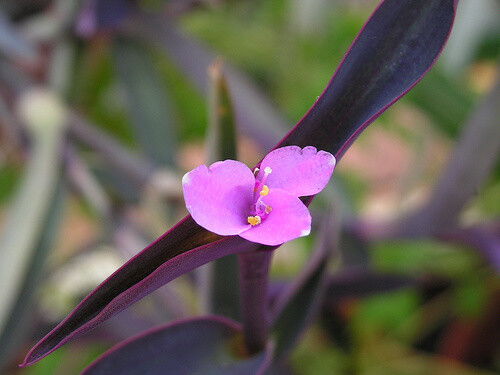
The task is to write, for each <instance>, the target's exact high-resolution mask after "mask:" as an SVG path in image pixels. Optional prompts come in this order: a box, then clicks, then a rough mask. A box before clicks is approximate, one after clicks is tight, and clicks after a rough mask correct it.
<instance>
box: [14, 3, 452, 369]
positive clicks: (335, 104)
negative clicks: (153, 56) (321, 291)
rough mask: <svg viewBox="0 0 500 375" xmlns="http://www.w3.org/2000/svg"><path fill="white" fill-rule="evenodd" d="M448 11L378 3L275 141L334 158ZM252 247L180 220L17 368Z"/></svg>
mask: <svg viewBox="0 0 500 375" xmlns="http://www.w3.org/2000/svg"><path fill="white" fill-rule="evenodd" d="M455 8H456V1H453V0H421V1H414V0H386V1H384V2H383V3H382V5H381V6H380V7H379V8H378V9H377V11H376V12H375V13H374V15H373V16H372V18H371V19H370V20H369V21H368V23H367V25H366V26H365V28H364V29H363V30H362V32H361V33H360V34H359V36H358V38H357V39H356V41H355V42H354V44H353V46H352V48H351V49H350V51H349V52H348V54H347V55H346V57H345V59H344V62H343V63H342V64H341V66H340V68H339V69H338V71H337V73H336V74H335V75H334V78H333V79H332V81H331V82H330V84H329V85H328V86H327V88H326V90H325V92H324V93H323V95H322V96H321V97H320V98H319V99H318V100H317V101H316V103H315V105H314V106H313V107H312V108H311V110H310V111H309V112H308V113H307V115H306V116H305V117H304V118H303V119H302V120H301V121H300V122H299V124H298V125H297V126H296V127H295V128H294V129H293V130H292V131H291V132H290V133H289V134H288V135H287V136H286V137H285V139H284V140H283V141H282V142H281V143H280V145H290V144H296V145H300V146H305V145H313V146H316V147H318V148H319V149H324V150H328V151H330V152H332V153H334V154H336V155H337V156H338V157H340V156H341V155H342V154H343V153H344V152H345V151H346V150H347V148H348V147H349V145H350V144H351V143H352V142H353V141H354V139H355V138H356V137H357V136H358V135H359V134H360V132H361V131H362V130H363V129H364V128H365V127H366V126H368V124H370V123H371V122H372V121H373V120H375V118H377V117H378V116H379V115H380V114H381V113H382V112H383V111H384V110H385V109H387V108H388V107H389V106H390V105H391V104H392V103H394V102H395V101H396V100H397V99H398V98H400V97H401V96H402V95H404V94H405V93H406V92H407V91H408V90H409V89H410V88H411V87H412V86H413V85H415V84H416V83H417V82H418V80H419V79H421V78H422V76H423V75H424V74H425V73H426V72H427V71H428V70H429V69H430V67H431V66H432V64H433V63H434V61H435V60H436V59H437V57H438V55H439V53H440V51H441V50H442V48H443V46H444V43H445V42H446V39H447V37H448V34H449V32H450V30H451V26H452V21H453V17H454V14H455ZM162 32H163V30H162V29H158V30H157V33H158V34H160V35H161V33H162ZM160 41H161V38H160ZM187 52H188V51H184V53H187ZM190 59H191V60H196V58H195V57H194V56H190ZM228 78H229V81H230V85H231V77H230V76H229V77H228ZM233 92H234V89H233ZM240 105H242V104H241V103H240ZM237 108H238V107H237ZM257 248H258V246H257V245H256V244H252V243H249V242H247V241H244V240H242V239H241V238H240V237H225V238H221V237H219V236H216V235H214V234H211V233H209V232H207V231H206V230H204V229H202V228H200V227H199V226H198V225H196V224H195V223H194V221H193V220H192V219H191V218H190V217H187V218H186V219H184V220H183V221H181V222H180V223H179V224H178V225H177V226H175V227H174V228H173V229H172V230H170V231H169V232H167V233H166V234H164V235H163V236H162V237H160V238H159V239H158V240H157V241H156V242H154V243H153V244H151V245H150V246H148V247H147V248H146V249H145V250H143V251H142V252H141V253H139V254H138V255H137V256H136V257H134V258H133V259H131V260H130V261H129V262H127V263H126V264H125V265H124V266H122V267H121V268H120V269H119V270H117V271H116V272H115V273H114V274H113V275H111V276H110V277H109V278H108V279H107V280H106V281H104V282H103V283H102V284H101V285H100V286H99V287H97V288H96V289H95V290H94V291H93V292H92V293H91V294H90V295H89V296H87V297H86V298H85V299H84V300H83V301H82V302H81V303H80V304H79V305H78V306H77V307H76V309H75V310H74V311H73V312H72V313H71V314H70V315H69V316H68V317H67V318H66V319H65V320H64V321H62V322H61V323H60V324H59V325H58V326H57V327H56V328H55V329H54V330H53V331H52V332H50V333H49V334H48V335H47V336H46V337H44V338H43V339H42V340H41V341H40V342H39V343H38V344H37V345H36V346H35V347H34V348H33V349H32V350H31V351H30V352H29V353H28V355H27V357H26V359H25V361H24V363H23V365H24V366H26V365H29V364H32V363H34V362H36V361H38V360H40V359H41V358H43V357H44V356H46V355H47V354H49V353H50V352H52V351H54V350H55V349H57V348H58V347H60V346H61V345H63V344H64V343H66V342H68V341H69V340H71V339H73V338H75V337H77V336H79V335H81V334H83V333H84V332H87V331H89V330H90V329H92V328H94V327H95V326H96V325H98V324H100V323H101V322H103V321H104V320H106V319H108V318H109V317H111V316H112V315H114V314H116V313H117V312H119V311H121V310H123V309H125V308H127V307H128V306H130V305H131V304H132V303H134V302H136V301H137V300H138V299H140V298H142V297H144V296H145V295H147V294H149V293H151V292H152V291H154V290H155V289H157V288H158V287H160V286H162V285H163V284H165V283H167V282H169V281H170V280H172V279H174V278H176V277H178V276H180V275H182V274H184V273H186V272H189V271H191V270H193V269H194V268H196V267H198V266H200V265H202V264H205V263H208V262H210V261H212V260H215V259H218V258H221V257H223V256H226V255H229V254H235V253H240V252H244V251H250V250H255V249H257ZM264 248H265V247H264ZM268 249H269V248H268Z"/></svg>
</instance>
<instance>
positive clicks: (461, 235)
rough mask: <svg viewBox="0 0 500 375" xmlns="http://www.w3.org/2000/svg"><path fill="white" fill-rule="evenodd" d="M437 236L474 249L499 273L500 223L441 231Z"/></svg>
mask: <svg viewBox="0 0 500 375" xmlns="http://www.w3.org/2000/svg"><path fill="white" fill-rule="evenodd" d="M439 237H440V238H443V239H445V240H448V241H452V242H456V243H459V244H464V245H466V246H470V247H472V248H474V249H476V250H477V251H479V252H481V253H482V254H483V257H484V258H485V259H486V260H487V261H488V263H489V264H491V266H492V267H493V269H494V270H495V271H496V272H498V273H500V223H496V224H493V225H492V226H491V227H470V228H460V229H455V230H451V231H447V232H444V233H441V234H440V235H439Z"/></svg>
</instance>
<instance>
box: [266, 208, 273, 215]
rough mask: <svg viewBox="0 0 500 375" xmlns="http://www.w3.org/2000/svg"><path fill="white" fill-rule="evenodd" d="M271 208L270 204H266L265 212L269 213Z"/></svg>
mask: <svg viewBox="0 0 500 375" xmlns="http://www.w3.org/2000/svg"><path fill="white" fill-rule="evenodd" d="M272 210H273V208H272V207H271V206H266V214H268V213H270V212H271V211H272Z"/></svg>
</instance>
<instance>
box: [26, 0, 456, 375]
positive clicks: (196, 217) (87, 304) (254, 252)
mask: <svg viewBox="0 0 500 375" xmlns="http://www.w3.org/2000/svg"><path fill="white" fill-rule="evenodd" d="M457 2H458V0H420V1H414V0H384V1H382V2H381V4H380V6H379V7H378V8H377V9H376V10H375V12H374V13H373V15H372V16H371V17H370V19H369V20H368V22H367V23H366V24H365V26H364V27H363V29H362V30H361V32H360V33H359V35H358V36H357V38H356V40H355V41H354V43H353V44H352V46H351V47H350V49H349V50H348V52H347V53H346V55H345V57H344V59H343V61H342V62H341V64H340V66H339V67H338V69H337V71H336V72H335V74H334V75H333V78H332V79H331V81H330V82H329V84H328V85H327V87H326V89H325V91H324V92H323V93H322V94H321V96H320V97H318V99H317V100H316V102H315V103H314V105H313V106H312V108H311V109H310V110H309V111H308V112H307V114H306V115H305V116H304V117H303V118H302V120H300V121H299V123H298V124H297V125H296V126H295V127H294V128H293V129H292V130H291V131H290V132H289V133H288V134H287V135H285V136H284V137H283V139H282V140H281V141H280V142H278V144H277V145H276V146H275V147H274V148H273V150H269V153H268V155H267V156H266V157H265V158H264V159H263V161H262V162H261V163H259V164H258V165H257V168H259V169H256V170H255V173H253V172H252V170H251V169H249V168H248V167H246V166H245V165H243V164H242V163H240V162H237V161H234V160H226V161H222V162H217V163H215V164H212V165H210V167H207V166H201V167H198V168H196V169H195V170H193V171H191V172H189V173H188V174H186V175H185V178H184V179H183V187H184V197H185V200H186V205H187V209H188V211H189V212H190V214H191V215H189V216H187V217H185V218H184V219H182V220H181V221H180V222H179V223H177V224H176V225H175V226H173V228H172V229H170V230H169V231H167V232H166V233H165V234H163V235H162V236H161V237H160V238H158V239H157V240H156V241H155V242H153V243H151V244H150V245H148V246H147V247H146V248H145V249H144V250H142V251H141V252H140V253H138V254H137V255H136V256H134V257H133V258H132V259H130V260H129V261H128V262H127V263H125V264H124V265H123V266H122V267H120V268H119V269H118V270H117V271H116V272H114V273H113V274H112V275H111V276H109V277H108V278H107V279H106V280H105V281H104V282H103V283H101V284H100V285H99V286H98V287H97V288H96V289H95V290H94V291H92V292H91V293H90V294H89V295H88V296H87V297H85V298H84V299H83V300H82V301H81V303H80V304H78V306H77V307H76V308H75V309H74V310H73V311H72V312H71V313H70V314H69V315H68V316H67V317H66V318H65V319H64V320H63V321H62V322H61V323H59V324H58V325H57V326H56V327H55V328H54V329H53V330H52V331H50V332H49V333H48V334H47V335H46V336H45V337H44V338H42V339H41V340H40V341H39V342H38V343H37V344H36V345H35V346H34V347H33V348H32V349H31V350H30V351H29V353H28V354H27V356H26V358H25V360H24V362H23V363H22V366H28V365H32V364H34V363H35V362H37V361H39V360H41V359H42V358H44V357H45V356H47V355H48V354H50V353H52V352H53V351H54V350H56V349H58V348H59V347H61V346H62V345H64V344H66V343H67V342H69V341H70V340H73V339H76V338H78V337H80V336H82V335H83V334H84V333H86V332H88V331H90V330H91V329H93V328H95V327H97V326H98V325H100V324H101V323H103V322H104V321H106V320H107V319H109V318H110V317H112V316H113V315H115V314H117V313H118V312H121V311H123V310H125V309H127V308H128V307H129V306H131V305H132V304H133V303H135V302H137V301H138V300H140V299H141V298H143V297H145V296H146V295H148V294H150V293H152V292H153V291H155V290H156V289H158V288H159V287H161V286H163V285H165V284H167V283H168V282H170V281H171V280H173V279H175V278H177V277H179V276H181V275H184V274H186V273H188V272H190V271H193V270H195V269H196V268H198V267H200V266H202V265H204V264H207V263H210V262H215V263H216V264H217V262H219V261H220V260H221V259H222V258H224V257H227V256H233V255H235V254H237V255H238V263H239V293H240V301H241V302H240V303H241V316H240V317H239V319H238V320H240V322H241V323H238V322H236V321H233V320H231V319H229V318H225V317H221V316H206V317H200V318H191V319H184V320H180V321H176V322H173V323H169V324H168V325H165V326H162V327H158V328H155V329H153V330H150V331H147V332H145V333H143V334H140V335H139V336H136V337H135V338H132V339H129V340H127V341H125V342H123V343H121V344H118V345H117V346H115V347H114V348H112V349H111V350H109V351H108V352H106V353H105V354H104V355H103V356H101V357H100V358H99V359H98V360H96V361H95V362H94V363H92V364H91V365H90V366H89V367H88V368H87V369H86V370H85V371H84V373H85V374H87V375H91V374H111V373H117V374H139V373H142V374H165V373H172V374H174V373H175V374H183V373H186V374H264V373H269V374H272V373H274V372H276V373H277V372H278V371H282V368H281V366H284V364H285V363H286V357H287V354H288V353H289V352H290V350H291V348H292V347H293V345H294V344H295V343H296V341H297V339H298V337H299V336H300V334H301V333H302V332H303V331H304V329H305V327H307V325H308V324H309V323H310V322H311V320H312V318H313V316H314V314H315V313H316V312H317V310H318V308H319V305H320V301H321V300H322V298H323V297H324V296H325V295H327V294H328V293H330V292H331V291H332V290H335V287H337V288H338V287H339V286H338V285H339V283H340V285H344V284H347V285H353V284H351V283H350V279H349V277H347V278H346V279H340V280H333V281H332V280H330V279H329V278H328V277H327V273H326V269H327V264H328V259H329V256H330V253H331V251H332V248H334V247H335V246H336V242H335V238H336V229H334V228H335V225H336V224H335V219H332V217H331V216H333V217H334V214H332V213H331V212H330V213H329V214H328V215H327V217H324V218H323V219H324V220H323V221H322V223H321V224H322V225H321V229H320V236H319V237H320V239H319V241H317V242H318V244H317V249H316V252H315V253H314V256H313V258H312V259H311V261H310V263H309V265H308V267H306V269H304V271H303V272H302V273H301V274H300V275H299V277H298V278H297V279H296V280H295V281H294V282H293V283H292V284H291V285H286V286H285V287H283V288H281V289H279V288H278V289H279V291H278V292H277V293H276V295H275V297H274V298H271V297H272V293H271V292H272V290H271V291H270V288H269V268H270V263H271V260H272V255H273V252H274V251H276V249H277V248H278V247H279V246H280V245H281V244H282V243H284V242H286V241H290V240H293V239H294V238H297V237H300V236H304V235H307V234H309V232H310V229H311V216H310V213H309V210H308V206H309V204H310V203H311V201H312V200H313V198H314V197H315V195H316V194H318V193H319V192H320V191H321V190H322V189H323V188H324V187H325V185H326V184H327V183H328V181H329V179H330V176H331V174H332V172H333V168H334V166H335V163H336V162H337V163H338V162H339V161H341V159H342V156H343V155H344V154H345V152H346V151H347V150H348V148H349V147H350V146H351V144H352V143H353V142H354V141H355V139H356V138H357V137H358V136H359V135H360V133H361V132H362V131H363V130H364V129H365V128H366V127H367V126H368V125H369V124H371V123H372V122H373V121H375V119H376V118H377V117H379V116H380V115H381V114H382V113H383V112H384V111H385V110H386V109H387V108H388V107H390V106H391V105H392V104H393V103H395V102H396V101H397V100H398V99H399V98H401V97H402V96H403V95H405V94H406V93H407V92H408V91H409V90H410V89H411V88H412V87H413V86H415V85H416V84H417V83H418V82H419V80H420V79H422V77H423V76H424V75H425V74H426V73H427V72H428V71H429V69H430V68H431V67H432V65H433V64H434V63H435V61H436V59H437V58H438V56H439V54H440V53H441V51H442V49H443V47H444V45H445V43H446V41H447V39H448V36H449V34H450V31H451V28H452V24H453V20H454V16H455V12H456V8H457ZM105 3H106V2H105V1H102V2H100V1H97V0H96V1H89V2H88V4H87V6H86V7H84V10H83V15H82V17H81V18H80V22H79V24H78V29H79V30H80V32H81V33H85V34H92V33H94V32H96V31H99V30H101V29H106V28H109V27H120V28H122V29H121V30H122V31H123V32H124V33H135V35H138V36H140V37H142V38H147V39H149V40H151V41H152V42H153V43H156V44H158V45H161V46H165V48H167V49H168V45H169V43H172V40H173V39H175V38H179V37H180V36H179V35H173V34H171V33H169V29H168V27H169V25H162V24H158V22H159V21H158V18H156V17H153V16H150V15H147V14H142V13H140V12H139V11H138V10H137V9H136V8H135V7H134V6H133V5H132V2H128V1H121V2H120V1H113V2H110V3H109V4H108V6H110V7H111V8H110V9H115V7H116V9H119V11H116V12H110V10H109V9H108V8H106V6H105V5H104V4H105ZM111 3H112V5H110V4H111ZM125 3H126V4H125ZM124 4H125V5H124ZM101 7H103V8H104V9H101ZM156 29H157V30H158V33H157V34H155V32H154V31H155V30H156ZM171 50H172V54H173V55H175V56H176V58H177V59H179V60H180V61H185V62H186V63H185V64H184V65H185V67H186V66H188V69H189V68H191V71H192V72H194V73H193V74H194V75H195V74H196V72H199V71H200V67H199V66H195V64H199V63H200V62H201V61H203V60H204V59H205V60H206V59H207V57H204V56H203V52H200V55H199V56H186V55H185V54H183V52H182V46H180V45H177V46H176V48H172V49H171ZM120 51H121V53H125V52H124V50H123V49H122V50H120ZM193 53H194V52H193ZM175 56H174V57H175ZM197 57H198V58H197ZM183 59H184V60H183ZM291 68H292V69H293V65H292V66H291ZM227 76H228V81H229V90H228V92H229V93H230V94H231V93H232V94H233V97H234V103H235V104H234V107H235V112H236V118H237V122H238V123H239V124H240V125H241V126H242V127H243V128H244V130H245V131H246V132H249V133H251V132H252V130H251V127H252V121H251V120H249V116H250V115H249V113H251V111H252V108H251V101H250V100H249V101H248V103H247V102H246V101H245V100H244V98H245V97H246V98H250V97H251V95H250V96H249V95H247V96H245V94H244V93H242V92H243V91H242V90H243V89H242V87H244V86H242V83H241V80H240V79H239V78H238V77H237V76H235V74H234V72H231V70H230V69H229V70H228V72H227ZM242 98H243V99H242ZM226 99H227V98H226ZM247 105H248V106H247ZM245 116H246V117H247V118H242V117H245ZM257 126H260V127H263V128H264V129H265V127H266V124H257ZM72 131H73V132H78V128H75V127H74V128H72ZM222 131H223V132H228V131H229V130H228V129H225V128H224V127H222ZM271 132H272V131H271V130H270V131H269V133H270V134H271ZM270 137H271V136H270ZM227 144H230V141H228V142H226V143H225V145H227ZM218 156H219V159H226V158H228V159H229V158H234V157H232V156H228V155H227V154H222V155H221V154H219V155H218ZM212 161H216V160H212ZM139 169H140V168H139ZM299 197H300V198H299ZM318 222H319V220H318ZM313 224H315V220H314V219H313ZM332 228H333V229H332ZM351 276H352V275H351ZM364 276H365V277H366V278H362V281H361V282H364V283H367V284H370V280H372V279H371V278H370V277H373V279H375V278H376V275H375V276H374V275H364ZM345 280H347V281H345ZM386 281H387V285H388V286H387V288H391V287H392V286H393V285H394V287H397V285H404V284H407V283H412V282H414V280H408V279H394V280H392V279H391V280H386ZM342 282H343V283H344V284H342ZM271 302H272V303H271Z"/></svg>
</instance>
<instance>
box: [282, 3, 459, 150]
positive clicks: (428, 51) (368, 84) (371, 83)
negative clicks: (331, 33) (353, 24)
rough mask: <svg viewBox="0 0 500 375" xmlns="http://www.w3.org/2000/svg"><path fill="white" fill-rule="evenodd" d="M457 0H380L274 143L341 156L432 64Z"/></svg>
mask: <svg viewBox="0 0 500 375" xmlns="http://www.w3.org/2000/svg"><path fill="white" fill-rule="evenodd" d="M457 2H458V0H455V1H454V0H420V1H414V0H386V1H384V2H382V4H381V5H380V6H379V7H378V9H377V10H376V11H375V13H374V14H373V16H372V17H371V18H370V20H369V21H368V22H367V24H366V25H365V26H364V28H363V30H362V31H361V33H360V34H359V35H358V37H357V38H356V41H355V42H354V44H353V45H352V46H351V49H350V50H349V52H348V53H347V54H346V56H345V58H344V60H343V61H342V63H341V65H340V67H339V68H338V70H337V72H336V73H335V75H334V76H333V78H332V80H331V81H330V83H329V84H328V86H327V88H326V90H325V91H324V92H323V94H322V95H321V97H320V98H319V99H318V100H317V101H316V103H315V104H314V106H313V107H312V108H311V109H310V110H309V112H308V113H307V114H306V115H305V116H304V118H302V120H301V121H300V122H299V123H298V125H297V126H296V127H295V128H294V129H292V131H291V132H290V134H288V135H287V136H286V137H285V138H284V140H283V141H282V142H281V143H280V145H279V146H286V145H298V146H307V145H314V146H316V147H317V148H318V149H321V150H326V151H330V152H331V153H333V154H334V155H335V156H336V157H337V158H340V157H341V156H342V155H343V154H344V153H345V151H347V149H348V148H349V146H350V145H351V144H352V142H353V141H354V140H355V139H356V138H357V137H358V136H359V134H360V133H361V132H362V131H363V129H365V128H366V127H367V126H368V125H369V124H371V123H372V122H373V121H374V120H375V119H376V118H377V117H379V116H380V115H381V114H382V113H383V112H384V111H385V110H386V109H387V108H388V107H389V106H391V105H392V104H393V103H394V102H396V101H397V100H398V99H399V98H401V97H402V96H403V95H404V94H406V93H407V92H408V91H409V90H410V89H411V88H412V87H413V86H414V85H415V84H417V83H418V81H420V79H422V77H423V76H424V74H425V73H426V72H427V71H428V70H429V69H430V68H431V67H432V65H433V64H434V62H435V61H436V59H437V58H438V56H439V54H440V53H441V51H442V49H443V46H444V44H445V43H446V41H447V39H448V36H449V33H450V31H451V27H452V24H453V20H454V15H455V8H456V3H457Z"/></svg>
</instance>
